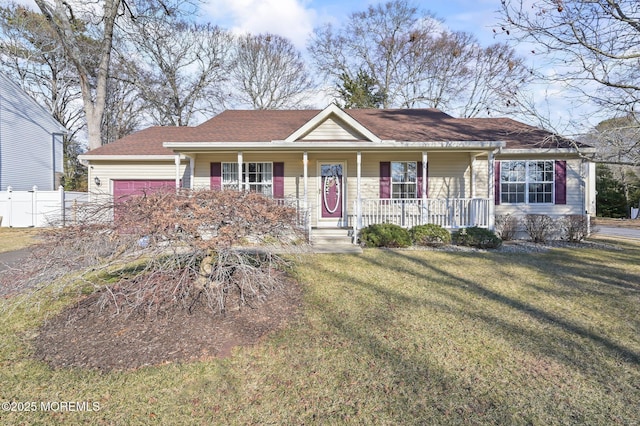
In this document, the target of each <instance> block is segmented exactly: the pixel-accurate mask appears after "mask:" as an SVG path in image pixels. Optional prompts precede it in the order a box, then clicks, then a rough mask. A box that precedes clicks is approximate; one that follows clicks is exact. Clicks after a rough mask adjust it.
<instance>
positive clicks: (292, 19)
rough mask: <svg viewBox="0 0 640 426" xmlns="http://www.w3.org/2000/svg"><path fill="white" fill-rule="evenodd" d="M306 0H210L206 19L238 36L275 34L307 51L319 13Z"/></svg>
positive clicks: (206, 8)
mask: <svg viewBox="0 0 640 426" xmlns="http://www.w3.org/2000/svg"><path fill="white" fill-rule="evenodd" d="M307 5H308V1H305V0H233V1H229V0H206V1H205V4H204V5H203V6H202V11H203V12H204V13H205V16H204V18H205V20H209V21H210V22H211V23H213V24H217V25H220V26H221V27H224V28H228V29H230V30H232V31H233V32H236V33H247V32H250V33H252V34H260V33H266V32H270V33H275V34H277V35H280V36H283V37H286V38H288V39H289V40H291V41H292V42H293V44H294V45H295V46H296V47H298V48H299V49H302V48H304V46H305V44H306V41H307V38H308V36H309V35H310V34H311V31H312V30H313V27H314V25H315V20H316V17H317V13H316V11H315V10H314V9H312V8H307Z"/></svg>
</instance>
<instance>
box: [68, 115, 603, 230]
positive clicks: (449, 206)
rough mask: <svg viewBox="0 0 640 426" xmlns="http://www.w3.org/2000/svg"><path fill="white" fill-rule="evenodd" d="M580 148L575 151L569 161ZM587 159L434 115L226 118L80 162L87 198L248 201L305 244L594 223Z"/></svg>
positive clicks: (502, 126)
mask: <svg viewBox="0 0 640 426" xmlns="http://www.w3.org/2000/svg"><path fill="white" fill-rule="evenodd" d="M578 148H579V149H578ZM579 151H580V152H590V151H592V149H591V148H589V147H587V146H584V145H580V144H578V143H575V142H573V141H570V140H568V139H565V138H562V137H558V136H556V135H554V134H552V133H549V132H547V131H544V130H541V129H539V128H536V127H532V126H529V125H526V124H523V123H520V122H517V121H514V120H511V119H508V118H454V117H452V116H450V115H448V114H445V113H443V112H441V111H439V110H435V109H341V108H339V107H338V106H336V105H333V104H332V105H329V106H328V107H326V108H325V109H323V110H290V111H284V110H268V111H264V110H252V111H238V110H229V111H224V112H222V113H221V114H219V115H217V116H215V117H214V118H212V119H210V120H209V121H207V122H205V123H203V124H201V125H199V126H195V127H151V128H148V129H145V130H142V131H139V132H137V133H134V134H131V135H129V136H126V137H124V138H122V139H120V140H118V141H116V142H114V143H111V144H109V145H105V146H102V147H100V148H98V149H95V150H92V151H89V152H88V153H86V154H84V155H82V156H81V157H80V158H81V160H83V161H84V162H85V163H86V164H87V165H88V166H89V184H90V192H91V193H92V194H93V196H94V197H97V196H99V195H100V194H102V195H108V196H113V197H115V198H119V197H122V196H126V195H128V194H132V193H139V192H140V191H142V190H144V189H147V188H154V187H159V186H163V185H170V186H172V187H182V188H192V189H198V188H210V189H219V190H238V189H241V190H249V191H258V192H262V193H263V194H266V195H268V196H270V197H274V198H276V199H281V200H283V202H287V203H290V204H291V205H295V206H296V207H298V208H299V209H300V210H301V211H304V212H305V213H306V216H305V217H306V218H307V220H306V225H307V226H308V228H309V230H310V232H311V233H313V232H317V231H319V230H321V229H322V228H331V229H336V230H345V231H347V230H351V231H356V232H357V230H358V229H361V228H362V227H364V226H367V225H369V224H372V223H384V222H392V223H397V224H399V225H401V226H405V227H411V226H414V225H416V224H421V223H436V224H439V225H441V226H443V227H445V228H449V229H455V228H461V227H470V226H480V227H487V228H493V227H494V224H495V218H496V216H498V215H505V214H507V213H511V214H516V215H524V214H527V213H544V214H548V215H551V216H561V215H584V214H591V215H592V214H595V167H594V165H593V163H591V162H590V161H588V160H586V159H584V158H583V157H582V156H581V155H579Z"/></svg>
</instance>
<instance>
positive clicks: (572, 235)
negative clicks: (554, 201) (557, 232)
mask: <svg viewBox="0 0 640 426" xmlns="http://www.w3.org/2000/svg"><path fill="white" fill-rule="evenodd" d="M561 226H562V233H563V238H564V239H565V240H567V241H570V242H572V243H578V242H580V241H582V240H584V239H585V238H587V236H588V235H589V218H588V217H587V216H585V215H581V214H574V215H570V216H565V217H564V218H563V219H562V222H561Z"/></svg>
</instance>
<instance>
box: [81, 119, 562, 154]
mask: <svg viewBox="0 0 640 426" xmlns="http://www.w3.org/2000/svg"><path fill="white" fill-rule="evenodd" d="M345 112H346V113H347V114H349V115H350V116H351V117H352V118H353V119H354V120H356V121H357V122H359V123H360V124H361V125H362V126H364V127H366V128H367V129H368V130H369V131H371V132H372V133H373V134H375V135H377V136H378V137H380V138H381V139H383V140H396V141H407V142H447V141H505V142H506V144H507V148H509V149H523V148H545V147H546V148H572V147H574V146H575V142H572V141H570V140H569V139H566V138H563V137H560V136H556V135H554V134H553V133H550V132H547V131H545V130H542V129H540V128H537V127H533V126H529V125H527V124H524V123H521V122H518V121H515V120H512V119H509V118H454V117H452V116H450V115H448V114H445V113H444V112H442V111H439V110H436V109H352V110H345ZM318 113H320V110H266V111H265V110H227V111H224V112H222V113H221V114H219V115H217V116H215V117H213V118H212V119H210V120H208V121H206V122H204V123H202V124H201V125H199V126H194V127H163V126H156V127H149V128H147V129H145V130H141V131H139V132H136V133H133V134H130V135H128V136H125V137H124V138H122V139H119V140H117V141H115V142H113V143H111V144H109V145H105V146H102V147H100V148H97V149H94V150H92V151H89V152H88V153H87V154H89V155H171V154H173V151H172V150H170V149H167V148H164V147H163V146H162V144H163V142H214V143H215V142H220V143H224V142H270V141H274V140H284V139H286V138H287V137H288V136H290V135H291V134H293V133H294V132H295V131H296V130H298V129H299V128H300V127H302V126H303V125H305V124H306V123H307V122H308V121H309V120H311V119H312V118H313V117H315V116H316V115H317V114H318Z"/></svg>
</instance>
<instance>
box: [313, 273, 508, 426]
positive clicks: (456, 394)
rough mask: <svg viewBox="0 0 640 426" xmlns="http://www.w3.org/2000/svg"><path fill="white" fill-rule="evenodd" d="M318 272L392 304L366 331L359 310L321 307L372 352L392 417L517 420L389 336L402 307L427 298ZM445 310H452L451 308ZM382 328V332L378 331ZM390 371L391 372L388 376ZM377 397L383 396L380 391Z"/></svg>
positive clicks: (370, 315)
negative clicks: (355, 316) (354, 317)
mask: <svg viewBox="0 0 640 426" xmlns="http://www.w3.org/2000/svg"><path fill="white" fill-rule="evenodd" d="M315 266H317V265H315ZM314 272H315V273H318V274H327V276H331V277H332V278H333V279H336V280H338V281H341V282H344V283H347V284H348V285H350V286H357V287H360V288H361V289H362V290H365V291H370V290H373V291H375V292H376V293H378V294H381V295H382V299H384V300H385V301H387V302H389V303H388V304H386V305H385V306H384V307H381V306H376V307H371V309H370V310H368V311H367V312H366V316H367V318H366V319H367V323H368V324H369V326H368V327H365V328H363V327H362V323H361V322H360V321H353V320H352V318H351V317H350V315H353V312H348V313H347V312H342V311H341V310H340V309H334V308H335V307H329V309H327V307H326V306H324V304H322V303H321V304H320V305H319V306H322V312H323V317H324V318H325V321H326V323H327V324H328V325H329V326H331V327H332V328H334V329H335V330H337V331H339V332H340V333H341V335H342V336H345V337H346V338H347V340H348V341H349V344H350V346H352V348H353V349H352V350H353V352H354V353H363V354H367V355H368V356H370V357H371V358H372V359H373V361H371V364H369V365H368V367H369V369H370V370H371V371H374V372H380V374H381V376H374V378H375V380H374V382H373V386H376V387H379V388H382V389H379V391H381V392H382V393H383V394H384V402H383V403H384V404H385V406H386V408H387V410H388V412H389V413H394V414H395V415H394V419H396V420H401V419H405V418H406V419H412V421H424V422H426V423H431V422H432V421H434V420H438V419H447V422H451V421H453V419H456V418H457V421H460V422H465V421H468V419H469V418H473V419H474V421H482V419H483V418H485V419H486V420H487V421H488V422H491V423H497V424H502V423H504V424H509V423H512V422H513V418H512V415H513V413H512V412H511V411H510V408H509V407H507V406H506V405H505V404H504V401H501V400H500V398H499V397H497V396H496V395H492V394H489V393H486V392H481V391H478V390H477V389H475V388H474V385H473V384H471V383H468V382H463V380H461V379H460V378H459V377H457V376H455V375H453V374H451V373H448V372H447V370H446V369H445V368H443V367H442V366H440V365H439V364H438V363H437V362H436V361H433V362H429V356H428V352H426V350H425V348H424V347H418V346H414V345H411V347H409V345H406V344H405V342H403V341H397V340H396V341H394V338H393V336H390V335H387V332H388V334H392V329H393V327H395V326H396V325H395V323H396V318H397V315H398V309H401V308H402V306H424V304H425V303H426V301H425V300H421V299H420V298H416V297H409V296H406V295H403V294H401V293H399V292H395V291H393V290H390V289H389V288H385V287H383V286H381V285H377V284H373V283H371V282H370V281H367V280H366V279H360V278H358V277H355V276H354V275H353V274H351V273H349V272H338V271H335V270H329V269H325V268H322V267H317V268H316V269H315V270H314ZM432 305H435V304H434V303H432ZM439 308H441V309H442V310H446V309H450V307H448V306H446V305H441V306H439ZM376 329H378V330H379V331H380V332H379V333H372V330H376ZM385 330H386V331H387V332H385ZM425 355H426V356H425ZM389 370H390V371H391V374H389V373H388V371H389ZM385 373H386V374H387V375H384V374H385ZM372 391H373V390H372ZM375 394H376V395H379V392H375ZM452 401H455V402H456V403H455V405H454V406H452V405H451V403H452ZM440 421H442V420H440Z"/></svg>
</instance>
